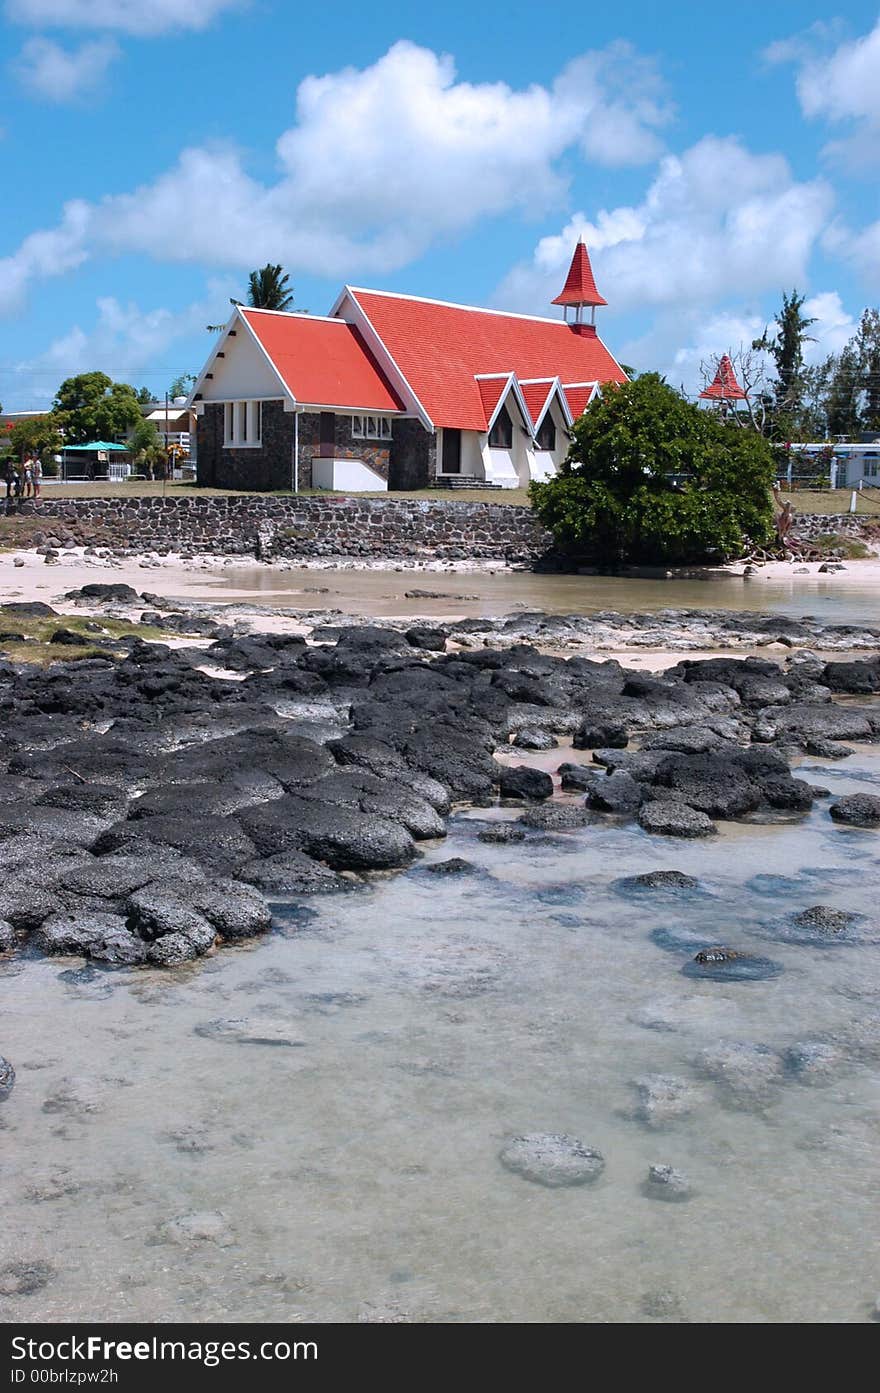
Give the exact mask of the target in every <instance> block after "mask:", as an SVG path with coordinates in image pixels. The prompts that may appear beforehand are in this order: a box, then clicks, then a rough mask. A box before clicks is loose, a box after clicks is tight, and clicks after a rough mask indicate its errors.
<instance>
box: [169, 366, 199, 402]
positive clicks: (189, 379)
mask: <svg viewBox="0 0 880 1393" xmlns="http://www.w3.org/2000/svg"><path fill="white" fill-rule="evenodd" d="M195 385H196V375H195V373H192V372H181V373H179V374H178V375H177V377H175V379H174V381H173V382H172V384H171V386H170V387H169V388H168V396H169V397H170V399H171V400H172V401H173V400H174V398H175V397H188V396H189V394H190V392H191V391H192V389H193V387H194V386H195Z"/></svg>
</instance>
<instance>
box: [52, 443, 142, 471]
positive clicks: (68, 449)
mask: <svg viewBox="0 0 880 1393" xmlns="http://www.w3.org/2000/svg"><path fill="white" fill-rule="evenodd" d="M128 448H129V447H128V446H127V445H114V444H113V442H112V441H110V440H90V441H89V442H88V444H86V445H65V446H64V451H63V454H62V466H61V468H62V475H61V477H62V478H63V479H66V478H67V456H68V455H72V454H77V453H86V454H96V453H97V454H103V453H104V452H105V451H109V450H121V451H122V453H123V454H125V453H126V452H127V451H128Z"/></svg>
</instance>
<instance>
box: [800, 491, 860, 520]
mask: <svg viewBox="0 0 880 1393" xmlns="http://www.w3.org/2000/svg"><path fill="white" fill-rule="evenodd" d="M780 497H781V498H783V499H789V498H790V499H791V501H792V503H793V504H794V509H795V512H796V513H848V512H849V505H850V499H851V497H852V490H851V489H792V491H791V493H788V492H786V493H782V494H780ZM856 504H857V506H856V512H857V513H859V515H860V516H865V517H877V518H880V489H863V490H862V491H861V493H860V492H859V491H858V490H856Z"/></svg>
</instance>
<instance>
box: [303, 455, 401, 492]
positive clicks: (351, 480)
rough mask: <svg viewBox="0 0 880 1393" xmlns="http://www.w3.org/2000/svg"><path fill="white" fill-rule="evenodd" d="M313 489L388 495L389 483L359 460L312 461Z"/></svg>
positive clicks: (317, 459) (316, 458) (314, 459)
mask: <svg viewBox="0 0 880 1393" xmlns="http://www.w3.org/2000/svg"><path fill="white" fill-rule="evenodd" d="M312 487H313V488H316V489H333V490H338V491H339V492H345V493H386V492H387V490H388V481H387V479H383V478H382V475H381V474H378V473H377V472H376V470H375V469H370V467H369V466H368V465H366V464H364V463H363V461H362V460H357V459H320V458H318V457H315V458H313V460H312Z"/></svg>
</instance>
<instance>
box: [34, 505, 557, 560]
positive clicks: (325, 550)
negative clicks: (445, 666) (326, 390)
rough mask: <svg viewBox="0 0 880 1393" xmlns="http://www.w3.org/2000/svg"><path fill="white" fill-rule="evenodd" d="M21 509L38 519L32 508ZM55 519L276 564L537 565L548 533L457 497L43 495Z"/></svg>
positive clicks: (120, 542) (44, 511) (155, 547)
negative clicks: (434, 561)
mask: <svg viewBox="0 0 880 1393" xmlns="http://www.w3.org/2000/svg"><path fill="white" fill-rule="evenodd" d="M22 511H23V512H25V511H26V512H30V511H31V505H29V504H25V505H24V508H23V510H22ZM39 518H40V520H41V521H45V524H46V526H45V531H46V534H47V537H48V536H50V535H51V534H52V531H53V527H52V520H53V519H57V520H58V530H60V528H61V526H65V525H66V527H67V528H69V529H79V530H81V531H83V532H85V531H88V532H90V533H93V534H95V535H96V536H99V537H100V540H101V542H102V543H103V544H104V545H108V546H112V547H114V548H116V549H120V550H130V551H156V552H159V553H160V554H161V553H167V552H169V551H175V552H180V551H183V552H213V553H218V554H222V555H256V556H260V557H262V558H264V559H268V558H272V557H287V558H290V559H296V558H298V557H301V558H307V557H317V556H348V557H363V558H364V559H376V558H383V557H387V558H392V559H393V558H400V559H407V558H410V559H418V558H421V559H425V558H428V557H437V558H439V559H442V560H452V561H464V560H470V559H475V560H497V561H508V562H529V561H534V560H536V559H537V558H538V557H539V556H541V555H543V554H544V553H545V552H546V551H547V550H548V549H549V547H550V541H551V539H550V535H549V533H547V532H545V530H544V529H543V528H542V527H541V525H540V524H539V523H538V522H537V521H536V519H535V516H534V514H533V513H532V511H531V509H529V508H521V507H516V506H511V505H507V504H504V503H494V502H493V503H490V502H486V503H461V502H458V501H456V500H453V499H437V500H436V501H435V500H434V499H403V498H401V499H396V498H388V499H385V498H355V497H336V496H332V497H327V498H314V497H307V498H302V497H300V498H295V497H291V498H265V497H262V498H261V497H259V496H253V495H246V496H242V497H239V498H230V497H213V496H209V497H205V496H202V497H199V496H195V497H193V498H164V499H163V498H156V497H153V498H125V497H120V498H76V499H53V498H52V497H51V495H50V496H48V497H45V496H44V501H43V502H42V504H41V506H40V509H39Z"/></svg>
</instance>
